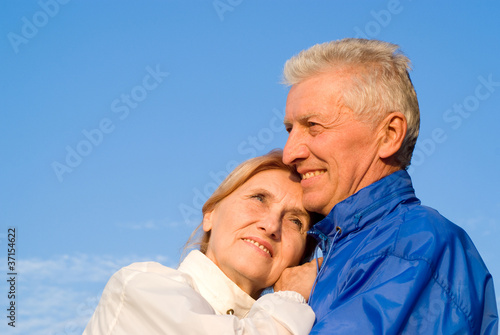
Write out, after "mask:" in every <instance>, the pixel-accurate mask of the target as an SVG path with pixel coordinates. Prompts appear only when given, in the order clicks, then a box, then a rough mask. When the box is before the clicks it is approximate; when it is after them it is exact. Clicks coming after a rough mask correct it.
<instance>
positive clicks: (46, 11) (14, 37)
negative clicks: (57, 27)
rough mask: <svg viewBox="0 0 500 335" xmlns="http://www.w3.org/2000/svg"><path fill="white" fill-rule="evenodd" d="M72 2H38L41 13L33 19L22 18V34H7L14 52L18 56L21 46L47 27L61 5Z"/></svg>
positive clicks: (60, 0) (51, 0)
mask: <svg viewBox="0 0 500 335" xmlns="http://www.w3.org/2000/svg"><path fill="white" fill-rule="evenodd" d="M69 1H70V0H40V1H38V6H39V7H40V10H39V11H36V12H35V13H34V14H33V15H32V16H31V19H30V18H27V17H26V16H23V17H22V18H21V21H22V23H23V24H22V26H21V31H20V33H21V34H16V33H14V32H9V33H8V34H7V39H8V40H9V42H10V45H11V47H12V49H13V50H14V52H15V53H16V54H17V53H18V52H19V46H20V45H21V44H28V42H29V41H30V40H31V39H33V38H34V37H35V36H36V35H37V34H38V31H39V29H41V28H43V27H45V26H46V25H47V24H48V23H49V21H50V19H51V18H53V17H54V16H56V15H57V14H58V13H59V10H60V5H65V4H67V3H68V2H69Z"/></svg>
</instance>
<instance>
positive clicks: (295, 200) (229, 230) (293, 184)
mask: <svg viewBox="0 0 500 335" xmlns="http://www.w3.org/2000/svg"><path fill="white" fill-rule="evenodd" d="M308 228H309V215H308V214H307V212H306V210H305V209H304V207H303V206H302V188H301V186H300V181H299V179H298V178H297V177H296V176H293V175H292V174H291V173H290V172H288V171H284V170H266V171H262V172H259V173H257V174H256V175H255V176H253V177H252V178H250V179H249V180H247V182H246V183H244V184H243V185H241V186H240V187H239V188H238V189H236V190H235V191H234V192H233V193H231V194H230V195H229V196H227V197H226V198H224V199H223V200H222V201H221V202H219V204H218V205H217V206H216V207H215V209H213V210H212V211H211V212H208V213H206V214H205V216H204V218H203V230H205V231H209V230H211V235H210V241H209V243H208V248H207V252H206V255H207V257H209V258H210V259H211V260H212V261H213V262H214V263H215V264H216V265H217V266H218V267H219V268H220V269H221V270H222V271H223V272H224V273H225V274H226V275H227V276H228V277H229V278H230V279H231V280H233V281H234V282H235V283H236V284H237V285H238V286H239V287H240V288H242V289H243V290H244V291H245V292H247V293H248V294H250V295H251V296H253V297H254V298H256V297H258V295H259V294H260V293H261V291H262V290H263V289H264V288H266V287H268V286H271V285H273V284H274V283H275V282H276V281H277V280H278V278H279V276H280V275H281V272H282V271H283V270H284V269H285V268H287V267H289V266H295V265H298V263H299V261H300V260H301V258H302V255H303V254H304V249H305V244H306V235H307V230H308Z"/></svg>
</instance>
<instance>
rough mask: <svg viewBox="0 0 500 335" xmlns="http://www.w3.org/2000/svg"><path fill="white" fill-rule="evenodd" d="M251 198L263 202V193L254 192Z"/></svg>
mask: <svg viewBox="0 0 500 335" xmlns="http://www.w3.org/2000/svg"><path fill="white" fill-rule="evenodd" d="M251 198H252V199H256V200H258V201H260V202H264V195H263V194H254V195H252V196H251Z"/></svg>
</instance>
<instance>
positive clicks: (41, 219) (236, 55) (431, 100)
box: [0, 0, 500, 335]
mask: <svg viewBox="0 0 500 335" xmlns="http://www.w3.org/2000/svg"><path fill="white" fill-rule="evenodd" d="M498 17H500V4H499V3H498V2H494V1H483V2H475V3H471V2H465V1H440V2H439V3H437V2H431V1H411V0H399V1H397V0H390V1H351V2H349V3H347V2H340V1H330V2H327V1H286V2H285V1H272V2H267V1H263V0H260V1H247V0H220V1H217V0H216V1H106V2H105V3H104V2H99V1H77V0H73V1H68V0H64V1H63V0H59V1H58V0H40V1H13V0H6V1H2V3H1V4H0V36H1V40H0V56H1V62H0V76H1V78H2V80H1V81H0V115H1V121H0V139H1V142H0V143H1V146H0V154H1V157H2V167H1V171H2V172H1V174H0V190H1V192H0V204H1V205H0V252H1V254H3V255H4V256H2V259H4V260H5V259H6V257H7V243H8V241H7V238H8V235H7V230H8V228H9V227H15V228H16V255H15V258H16V271H17V273H18V275H17V277H16V284H17V286H16V291H17V292H16V293H17V295H16V300H15V301H16V307H17V309H16V311H17V319H16V328H15V329H14V328H12V327H9V326H7V322H6V318H5V316H3V317H2V319H3V320H4V321H2V323H1V324H0V332H1V333H2V334H4V333H7V334H11V333H12V334H15V333H23V334H27V333H29V334H35V335H37V334H81V332H82V330H83V327H84V326H85V324H86V323H87V321H88V319H89V318H90V316H91V314H92V312H93V309H94V308H95V306H96V304H97V302H98V299H99V296H100V294H101V292H102V289H103V288H104V285H105V283H106V281H107V279H108V278H109V277H110V276H111V275H112V273H113V272H114V271H116V270H117V269H119V268H120V267H122V266H124V265H127V264H129V263H131V262H134V261H143V260H155V261H159V262H161V263H163V264H165V265H167V266H176V265H177V263H178V260H179V257H180V253H181V250H182V247H183V245H184V242H185V241H186V239H187V238H188V236H189V235H190V233H191V231H192V230H193V229H194V228H195V227H196V225H197V224H198V222H199V221H200V219H201V216H200V209H201V204H202V203H203V201H204V200H205V199H206V198H207V196H208V195H209V194H210V193H211V192H212V191H213V189H214V187H215V186H216V185H217V184H218V182H219V181H220V179H221V178H223V177H224V176H225V175H226V174H227V173H228V172H229V171H230V170H231V169H232V168H233V167H234V164H236V163H239V162H241V161H243V160H245V159H247V158H250V157H253V156H255V155H260V154H264V153H265V152H267V151H269V150H271V149H273V148H276V147H283V145H284V143H285V141H286V132H285V131H284V129H283V127H281V124H282V117H283V113H284V106H285V100H286V95H287V92H288V88H287V87H285V86H283V85H281V84H280V79H281V70H282V67H283V64H284V62H285V61H286V60H287V59H288V58H289V57H291V56H292V55H294V54H296V53H298V52H299V51H300V50H302V49H305V48H307V47H309V46H312V45H313V44H316V43H321V42H325V41H330V40H335V39H340V38H344V37H368V38H377V39H381V40H385V41H389V42H393V43H396V44H399V45H400V46H401V48H402V50H403V51H404V52H405V53H406V54H407V55H408V56H409V57H410V58H411V59H412V62H413V67H414V70H413V72H412V73H411V76H412V80H413V82H414V85H415V87H416V90H417V94H418V97H419V102H420V108H421V117H422V123H421V135H420V138H419V142H418V143H417V149H416V153H415V155H414V160H413V165H412V167H411V169H410V172H411V175H412V178H413V181H414V186H415V188H416V192H417V196H418V197H419V198H420V199H421V200H422V202H423V203H424V204H426V205H429V206H432V207H434V208H436V209H438V210H439V211H440V212H441V213H442V214H443V215H445V216H446V217H448V218H449V219H450V220H452V221H454V222H455V223H456V224H458V225H460V226H461V227H463V228H464V229H465V230H466V231H467V232H468V233H469V235H470V236H471V238H472V240H473V241H474V242H475V244H476V246H477V248H478V249H479V251H480V252H481V254H482V256H483V259H484V261H485V263H486V265H487V266H488V268H489V269H490V271H491V273H492V274H493V276H494V278H495V284H496V287H497V297H500V295H498V292H499V290H500V262H499V260H498V257H496V255H498V252H499V245H498V242H497V241H498V238H497V236H498V235H499V230H500V229H499V223H500V219H499V217H500V197H499V195H500V194H499V191H498V190H499V187H500V181H499V178H498V172H497V171H498V166H499V165H500V142H499V135H498V130H497V129H496V128H497V125H498V124H499V123H500V112H499V106H500V66H499V61H498V55H499V54H500V34H499V32H500V24H499V23H498ZM0 269H1V270H2V273H4V275H5V276H7V273H8V269H7V264H6V262H5V261H2V262H1V263H0ZM0 283H1V284H0V296H1V297H2V298H0V305H1V306H4V307H5V308H7V306H8V304H9V303H10V301H11V300H9V299H8V298H7V297H6V293H7V292H8V290H9V287H7V283H6V281H5V280H2V281H1V282H0ZM497 301H499V299H498V298H497ZM4 307H2V308H1V310H4V311H5V308H4ZM4 314H6V312H4Z"/></svg>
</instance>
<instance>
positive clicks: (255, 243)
mask: <svg viewBox="0 0 500 335" xmlns="http://www.w3.org/2000/svg"><path fill="white" fill-rule="evenodd" d="M243 241H247V242H250V243H253V244H254V245H256V246H257V247H259V248H260V249H261V250H263V251H265V252H267V253H268V254H269V256H271V252H269V249H267V248H266V247H265V246H263V245H262V244H260V243H259V242H256V241H254V240H249V239H248V238H244V239H243Z"/></svg>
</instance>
